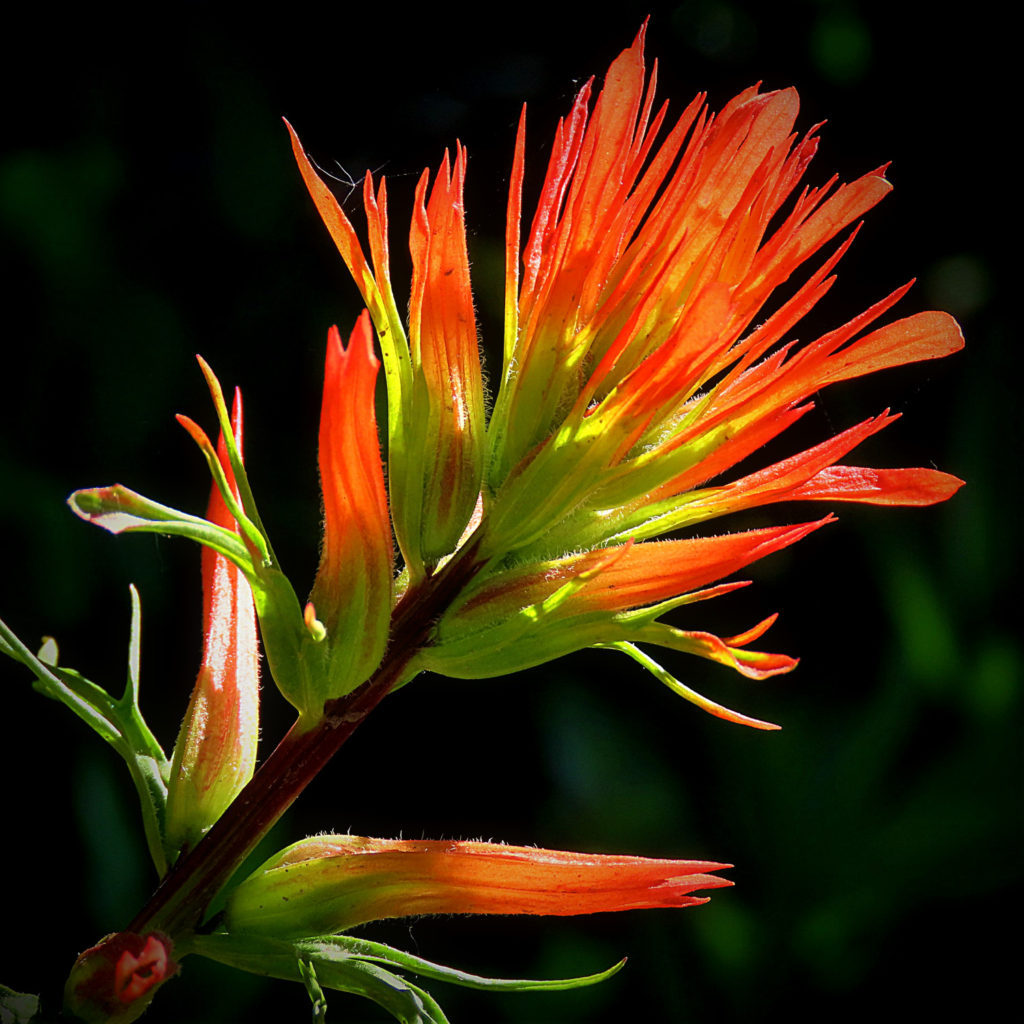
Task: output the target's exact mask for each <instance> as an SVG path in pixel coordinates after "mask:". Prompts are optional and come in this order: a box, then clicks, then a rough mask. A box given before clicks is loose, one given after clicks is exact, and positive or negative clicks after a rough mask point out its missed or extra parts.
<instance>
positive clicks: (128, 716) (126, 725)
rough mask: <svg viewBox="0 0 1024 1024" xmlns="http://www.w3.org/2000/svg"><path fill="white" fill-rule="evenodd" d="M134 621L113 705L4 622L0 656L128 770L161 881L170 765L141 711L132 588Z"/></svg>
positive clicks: (138, 619) (49, 646) (48, 648)
mask: <svg viewBox="0 0 1024 1024" xmlns="http://www.w3.org/2000/svg"><path fill="white" fill-rule="evenodd" d="M131 595H132V621H131V639H130V642H129V648H128V680H127V683H126V685H125V689H124V693H123V694H122V695H121V698H120V699H119V700H115V699H114V698H113V697H111V696H110V694H109V693H108V692H107V691H106V690H104V689H103V687H102V686H99V685H97V684H96V683H93V682H91V681H90V680H88V679H86V678H85V677H84V676H83V675H81V674H80V673H78V672H76V671H74V670H73V669H69V668H62V667H59V666H58V665H57V645H56V643H54V641H53V640H52V639H47V640H46V642H45V643H44V644H43V647H42V649H41V651H40V652H39V654H38V655H36V654H33V653H32V652H31V651H30V650H29V649H28V648H27V647H26V646H25V645H24V644H23V643H22V642H21V640H19V639H18V637H17V636H16V635H15V634H14V633H13V632H12V631H11V630H10V628H9V627H8V626H7V625H6V624H5V623H4V622H3V621H2V620H0V651H3V653H4V654H7V655H9V656H10V657H12V658H14V660H15V661H20V662H21V663H22V664H23V665H25V667H26V668H28V669H29V670H30V671H31V672H33V673H34V674H35V677H36V681H35V683H34V684H33V686H34V687H35V689H36V690H38V691H39V692H40V693H42V694H44V695H45V696H47V697H51V698H53V699H54V700H58V701H60V702H61V703H62V704H65V705H66V706H67V707H69V708H70V709H71V710H72V711H73V712H74V713H75V714H76V715H78V717H79V718H81V719H82V721H83V722H85V723H86V724H87V725H89V726H91V727H92V728H93V729H94V730H95V731H96V732H97V733H99V735H100V736H102V737H103V739H105V740H106V741H107V742H108V743H109V744H110V745H111V746H112V747H113V748H114V749H115V750H116V751H117V752H118V753H119V754H120V755H121V757H123V758H124V761H125V763H126V764H127V765H128V771H129V772H130V774H131V777H132V782H133V783H134V784H135V789H136V792H137V793H138V795H139V803H140V805H141V808H142V822H143V826H144V828H145V832H146V845H147V846H148V847H149V853H150V856H151V857H152V858H153V863H154V864H155V865H156V869H157V872H158V873H159V875H160V876H161V877H163V875H164V874H165V873H166V871H167V854H166V851H165V850H164V843H163V834H164V812H165V808H166V805H167V779H168V774H169V771H170V762H169V761H168V760H167V756H166V755H165V754H164V751H163V748H162V747H161V746H160V744H159V742H158V741H157V739H156V737H155V736H154V735H153V733H152V732H151V731H150V729H149V726H147V725H146V722H145V719H144V718H143V717H142V712H141V711H140V709H139V645H140V631H141V624H142V611H141V606H140V603H139V595H138V591H136V589H135V587H134V586H133V587H132V588H131Z"/></svg>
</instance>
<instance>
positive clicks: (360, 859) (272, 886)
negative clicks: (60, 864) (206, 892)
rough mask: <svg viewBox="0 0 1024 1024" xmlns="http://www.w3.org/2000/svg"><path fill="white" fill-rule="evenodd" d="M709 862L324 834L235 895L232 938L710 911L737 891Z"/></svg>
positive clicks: (282, 856)
mask: <svg viewBox="0 0 1024 1024" xmlns="http://www.w3.org/2000/svg"><path fill="white" fill-rule="evenodd" d="M728 867H730V865H728V864H716V863H713V862H710V861H689V860H660V859H652V858H648V857H617V856H609V855H605V854H586V853H570V852H566V851H562V850H540V849H537V848H536V847H532V846H505V845H502V844H500V843H481V842H455V841H447V840H423V839H421V840H409V839H368V838H365V837H363V836H349V835H324V836H314V837H312V838H310V839H303V840H302V841H301V842H298V843H295V844H293V845H292V846H289V847H287V848H286V849H284V850H282V851H281V852H280V853H278V854H276V855H275V856H273V857H271V858H270V860H268V861H267V862H266V863H265V864H263V865H262V866H261V867H259V868H258V869H257V870H256V871H254V872H253V873H252V875H250V876H249V877H248V878H247V879H246V880H245V881H244V882H242V883H241V885H239V886H238V888H237V889H235V890H234V892H232V894H231V897H230V899H229V901H228V906H227V909H226V917H225V919H226V925H227V928H228V931H230V932H234V933H238V934H247V933H255V934H261V935H273V936H276V937H291V938H302V937H305V936H311V935H329V934H333V933H336V932H341V931H346V930H347V929H349V928H354V927H355V926H356V925H359V924H364V923H366V922H367V921H376V920H380V919H382V918H388V917H408V916H410V915H417V914H547V915H557V916H566V915H571V914H596V913H599V912H602V911H614V910H637V909H641V908H649V907H690V906H697V905H699V904H701V903H706V902H707V898H706V897H699V896H691V895H690V893H692V892H694V891H695V890H698V889H718V888H721V887H722V886H728V885H732V882H730V881H728V879H725V878H720V877H718V876H716V875H712V874H710V873H709V872H713V871H720V870H722V869H723V868H728Z"/></svg>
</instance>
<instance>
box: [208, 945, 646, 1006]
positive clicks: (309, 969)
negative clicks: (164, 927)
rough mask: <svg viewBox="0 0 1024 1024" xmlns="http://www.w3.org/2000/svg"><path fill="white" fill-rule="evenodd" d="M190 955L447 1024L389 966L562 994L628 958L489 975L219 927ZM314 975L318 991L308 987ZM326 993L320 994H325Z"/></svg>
mask: <svg viewBox="0 0 1024 1024" xmlns="http://www.w3.org/2000/svg"><path fill="white" fill-rule="evenodd" d="M189 951H190V952H195V953H198V954H200V955H201V956H205V957H208V958H209V959H211V960H217V961H219V962H220V963H225V964H230V965H231V966H233V967H238V968H240V969H242V970H244V971H250V972H251V973H253V974H264V975H268V976H270V977H273V978H284V979H286V980H291V981H301V982H303V983H304V984H305V985H306V989H307V991H308V992H310V998H312V999H313V1000H314V1006H316V999H317V997H315V994H314V993H315V991H319V990H320V989H319V986H325V987H327V988H333V989H336V990H338V991H340V992H351V993H354V994H356V995H362V996H365V997H366V998H368V999H372V1000H373V1001H374V1002H376V1003H378V1004H379V1005H380V1006H382V1007H384V1009H386V1010H387V1011H388V1012H389V1013H390V1014H391V1015H392V1016H393V1017H394V1018H395V1019H396V1020H399V1021H401V1022H402V1024H446V1020H447V1018H446V1017H445V1015H444V1013H443V1012H442V1010H441V1008H440V1006H438V1004H437V1002H436V1001H435V1000H434V999H433V997H432V996H431V995H430V994H429V993H428V992H426V991H425V990H423V989H421V988H419V987H418V986H417V985H414V984H412V983H411V982H409V981H406V980H405V979H403V978H401V977H399V976H398V975H396V974H393V973H392V971H391V970H387V969H385V968H397V969H399V970H404V971H409V972H410V973H412V974H416V975H419V976H421V977H425V978H430V979H432V980H434V981H445V982H448V983H449V984H453V985H460V986H462V987H463V988H472V989H483V990H490V991H499V992H538V991H548V992H551V991H560V990H563V989H572V988H580V987H582V986H584V985H595V984H597V983H598V982H601V981H605V980H606V979H607V978H610V977H611V976H612V975H613V974H616V973H617V972H618V971H619V970H621V968H622V966H623V964H624V963H625V962H626V961H625V960H621V961H619V963H617V964H614V965H613V966H612V967H609V968H608V970H606V971H601V972H599V973H597V974H589V975H586V976H584V977H581V978H557V979H550V980H547V981H535V980H530V979H525V978H484V977H481V976H480V975H476V974H468V973H467V972H465V971H458V970H455V968H453V967H446V966H444V965H442V964H435V963H432V962H431V961H429V960H424V959H422V958H421V957H418V956H413V955H412V954H411V953H405V952H403V951H402V950H400V949H395V948H393V947H392V946H387V945H384V943H381V942H371V941H369V940H367V939H357V938H353V937H352V936H349V935H320V936H313V937H310V938H305V939H295V940H290V941H283V940H281V939H271V938H266V937H264V936H252V935H231V934H227V933H224V932H219V933H217V934H213V935H197V936H195V937H194V938H192V939H191V940H190V950H189ZM310 977H312V978H313V980H314V982H315V984H316V986H317V988H316V989H315V990H314V989H312V988H310V981H309V979H310ZM321 995H322V992H321Z"/></svg>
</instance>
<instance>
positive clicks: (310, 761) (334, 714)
mask: <svg viewBox="0 0 1024 1024" xmlns="http://www.w3.org/2000/svg"><path fill="white" fill-rule="evenodd" d="M478 548H479V543H473V542H470V543H467V544H466V545H465V546H464V547H463V549H462V551H460V552H459V554H458V555H457V556H456V557H455V558H453V559H452V560H451V562H449V563H448V564H447V565H446V566H444V568H443V569H441V570H440V571H438V572H437V573H435V574H434V575H432V576H428V577H427V579H426V580H424V581H423V582H422V583H421V584H420V585H419V586H418V587H416V588H415V589H410V590H408V591H406V593H405V594H404V595H403V596H402V597H401V599H400V600H399V601H398V603H397V605H396V606H395V609H394V612H393V613H392V616H391V629H390V637H391V639H390V642H389V646H388V650H387V652H386V654H385V656H384V659H383V661H382V662H381V664H380V666H379V667H378V668H377V671H376V672H374V674H373V675H372V676H371V677H370V678H369V679H368V680H367V681H366V682H365V683H363V684H362V685H361V686H359V687H357V688H356V689H355V690H353V691H352V692H351V693H348V694H345V695H344V696H342V697H338V698H336V699H334V700H329V701H327V702H326V704H325V705H324V713H323V716H322V717H321V718H320V720H319V721H318V722H317V724H316V725H315V726H313V728H312V729H308V728H304V729H303V730H302V731H299V729H298V725H299V723H296V724H295V725H293V726H292V728H291V729H290V730H289V731H288V733H287V734H286V735H285V736H284V738H283V739H282V740H281V742H280V743H279V744H278V745H277V747H276V748H275V749H274V750H273V752H272V753H271V754H270V756H269V757H268V758H267V759H266V760H265V761H264V762H263V763H262V764H261V765H260V766H259V768H258V769H257V770H256V772H255V774H254V775H253V777H252V778H251V779H250V780H249V782H248V784H247V785H246V786H245V788H244V789H243V790H242V791H241V793H239V794H238V796H237V797H236V798H235V800H234V801H233V802H232V804H231V805H230V806H229V807H228V808H227V810H226V811H225V812H224V813H223V814H222V815H221V817H220V818H219V819H218V820H217V821H216V822H215V823H214V824H213V826H212V827H211V828H210V830H209V831H208V832H207V833H206V835H204V836H203V837H202V839H200V841H199V842H198V843H197V844H196V845H195V847H194V848H193V849H191V850H189V851H188V852H186V853H185V854H184V855H183V856H181V857H180V858H179V859H178V861H177V862H176V863H175V864H174V865H173V867H172V868H171V869H170V871H169V872H168V873H167V875H166V876H165V877H164V879H163V880H162V881H161V883H160V885H159V886H158V887H157V889H156V891H155V892H154V893H153V895H152V896H151V897H150V899H149V902H148V903H147V904H146V905H145V907H143V909H142V910H141V911H140V912H139V914H138V915H136V917H135V919H134V920H133V921H132V922H131V924H130V925H129V926H128V929H127V930H128V931H130V932H134V933H135V934H137V935H144V934H146V933H148V932H153V931H160V932H163V933H164V934H166V935H168V936H170V937H171V939H176V938H185V937H186V936H187V935H188V934H189V933H191V932H194V931H195V930H196V928H198V926H199V925H200V923H201V922H202V919H203V916H204V915H205V913H206V909H207V907H208V906H209V905H210V903H211V901H212V900H213V899H214V897H215V896H216V895H217V893H218V892H219V891H220V890H221V889H222V888H223V887H224V885H225V884H226V883H227V882H228V880H229V879H230V878H231V876H232V875H233V874H234V873H235V871H236V870H237V869H238V867H239V866H240V865H241V863H242V861H244V860H245V858H246V857H247V856H248V855H249V854H250V853H251V852H252V851H253V850H254V849H255V848H256V846H257V845H258V844H259V842H260V840H261V839H262V838H263V837H264V836H265V835H266V834H267V833H268V832H269V831H270V829H271V828H272V827H273V826H274V824H275V823H276V822H277V820H278V819H279V818H280V817H281V816H282V815H283V814H284V812H285V811H286V810H288V808H289V807H290V806H291V805H292V803H294V801H295V799H296V798H297V797H298V796H299V794H300V793H301V792H302V791H303V790H304V789H305V788H306V786H308V785H309V783H310V782H311V781H312V780H313V779H314V778H315V777H316V776H317V774H318V773H319V772H320V770H321V769H322V768H323V767H324V766H325V765H326V764H327V762H328V761H330V759H331V758H332V757H333V756H334V755H335V754H336V753H337V752H338V750H339V749H340V748H341V746H342V745H343V744H344V743H345V741H346V740H347V739H348V738H349V736H351V735H352V733H353V732H355V730H356V729H357V728H358V726H359V725H360V724H361V723H362V722H363V720H364V719H365V718H366V717H367V715H369V713H370V712H371V711H372V710H373V709H374V708H375V707H376V706H377V705H378V704H379V703H380V701H381V700H383V699H384V697H385V696H386V695H387V694H388V693H389V692H390V691H391V690H392V689H393V688H394V687H395V686H396V684H398V683H399V682H400V681H401V679H402V676H403V673H404V672H405V670H406V668H407V667H408V665H409V662H410V661H411V660H412V658H413V656H414V655H415V654H416V652H417V651H419V650H420V648H422V647H423V646H425V645H426V644H427V643H428V642H429V636H430V631H431V629H432V628H433V625H434V623H435V622H436V620H437V619H438V618H439V617H440V615H441V614H442V613H443V612H444V610H445V609H446V608H447V607H448V605H449V604H450V603H451V601H452V599H453V598H454V597H455V596H456V595H457V594H458V592H459V591H460V590H461V589H462V588H463V587H464V586H465V585H466V584H467V583H468V582H469V581H470V580H471V579H472V578H473V576H474V575H476V573H477V572H478V571H479V569H480V568H481V566H482V564H483V563H482V562H478V561H477V560H476V553H477V550H478Z"/></svg>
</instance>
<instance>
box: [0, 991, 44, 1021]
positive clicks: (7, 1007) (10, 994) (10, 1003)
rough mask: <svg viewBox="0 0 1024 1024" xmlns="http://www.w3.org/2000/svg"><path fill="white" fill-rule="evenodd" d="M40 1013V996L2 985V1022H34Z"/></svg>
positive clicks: (0, 1006)
mask: <svg viewBox="0 0 1024 1024" xmlns="http://www.w3.org/2000/svg"><path fill="white" fill-rule="evenodd" d="M38 1013H39V997H38V996H33V995H30V994H29V993H27V992H15V991H14V989H13V988H8V987H7V986H6V985H0V1024H33V1022H34V1021H36V1020H38V1019H39V1018H38V1017H37V1016H36V1014H38Z"/></svg>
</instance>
